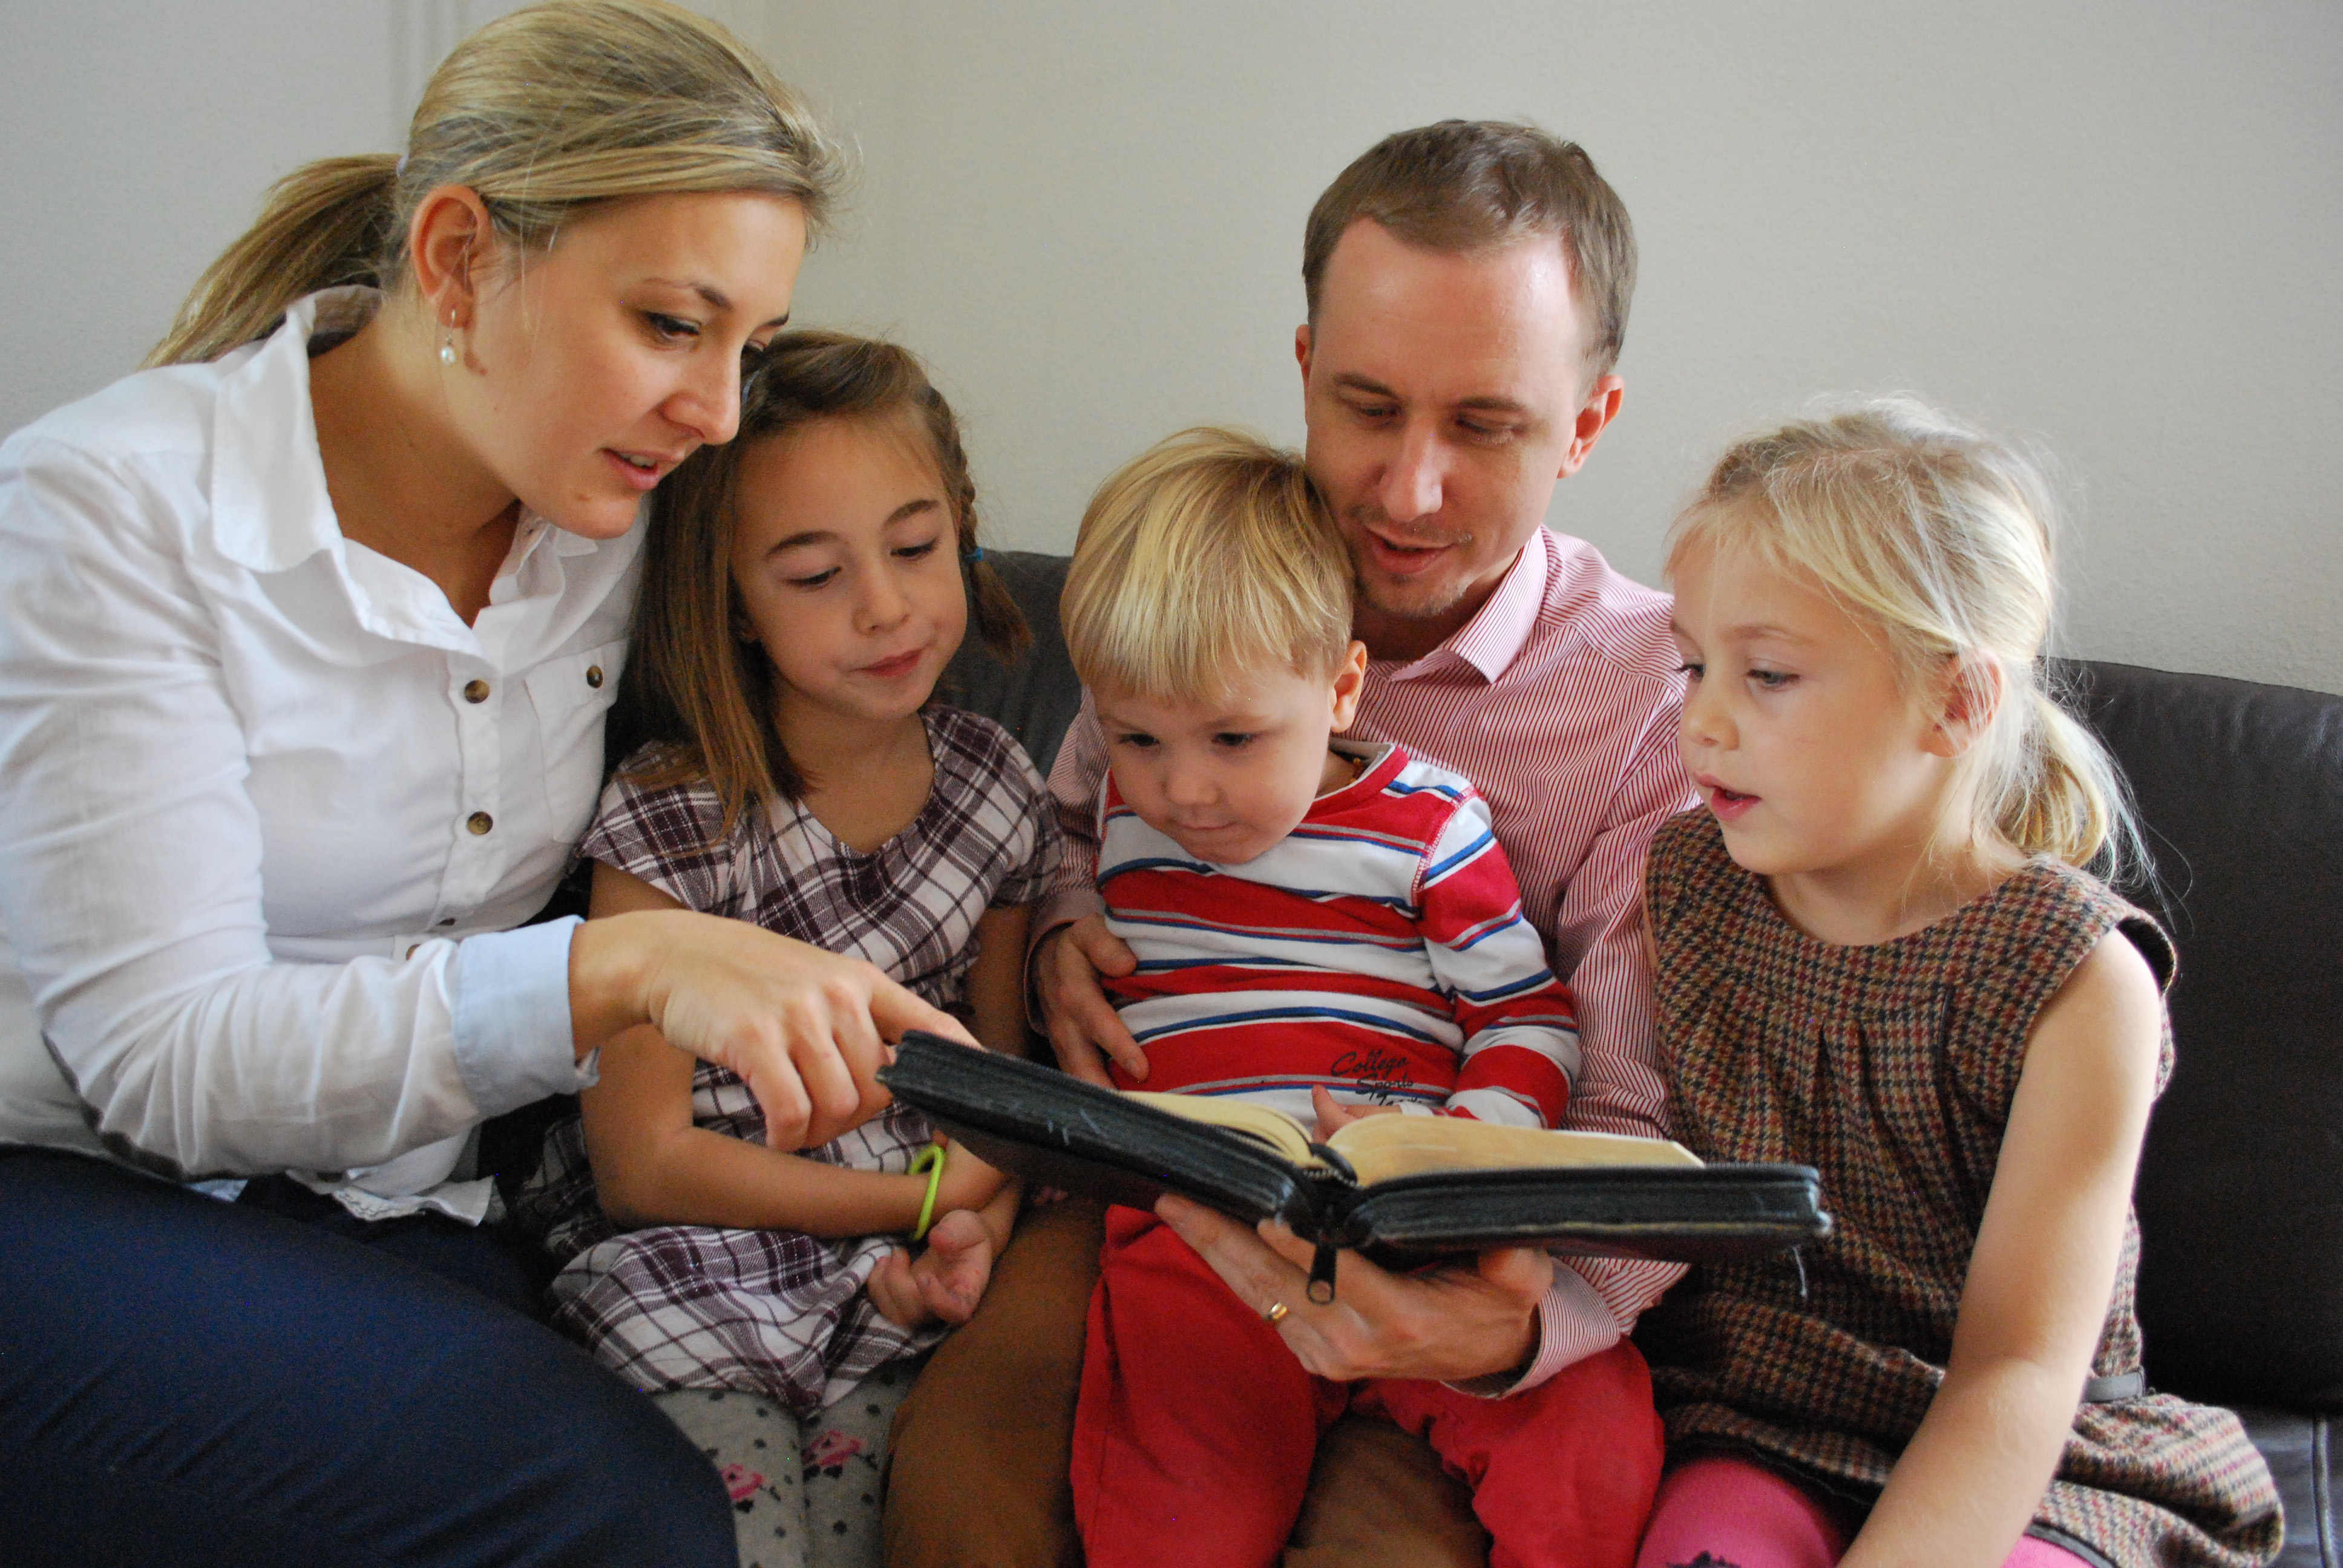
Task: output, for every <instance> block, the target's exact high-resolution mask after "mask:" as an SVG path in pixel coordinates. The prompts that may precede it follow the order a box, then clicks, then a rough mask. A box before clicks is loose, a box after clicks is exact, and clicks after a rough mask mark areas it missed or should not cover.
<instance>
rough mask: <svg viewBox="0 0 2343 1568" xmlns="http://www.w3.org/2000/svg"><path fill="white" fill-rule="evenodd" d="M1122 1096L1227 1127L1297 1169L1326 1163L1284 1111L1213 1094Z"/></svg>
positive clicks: (1135, 1093) (1130, 1092)
mask: <svg viewBox="0 0 2343 1568" xmlns="http://www.w3.org/2000/svg"><path fill="white" fill-rule="evenodd" d="M1122 1093H1123V1098H1124V1099H1126V1100H1136V1101H1140V1102H1141V1103H1142V1104H1146V1105H1151V1106H1153V1107H1154V1108H1155V1109H1156V1110H1158V1111H1170V1112H1171V1113H1172V1115H1174V1116H1182V1117H1185V1118H1187V1120H1189V1121H1201V1122H1203V1123H1204V1124H1205V1125H1207V1126H1210V1127H1225V1128H1227V1129H1228V1130H1229V1131H1232V1132H1242V1133H1245V1134H1247V1135H1248V1136H1250V1137H1253V1138H1258V1139H1260V1140H1261V1141H1262V1142H1263V1143H1266V1144H1268V1145H1269V1146H1270V1148H1271V1149H1272V1150H1273V1151H1276V1152H1277V1153H1278V1154H1279V1155H1280V1156H1282V1158H1283V1159H1285V1160H1287V1161H1290V1162H1292V1163H1293V1164H1295V1165H1300V1166H1304V1167H1316V1166H1319V1165H1322V1164H1323V1163H1324V1161H1322V1160H1320V1159H1319V1158H1318V1156H1316V1155H1315V1154H1312V1153H1311V1152H1310V1133H1309V1130H1308V1129H1306V1128H1304V1127H1303V1126H1302V1123H1300V1122H1299V1121H1294V1120H1293V1118H1292V1117H1291V1116H1288V1115H1287V1114H1286V1113H1285V1112H1284V1111H1272V1110H1271V1109H1270V1108H1269V1107H1268V1106H1266V1105H1255V1104H1253V1103H1252V1102H1251V1101H1244V1100H1222V1099H1217V1098H1215V1097H1214V1096H1212V1095H1209V1094H1156V1093H1152V1092H1151V1091H1147V1090H1144V1089H1126V1090H1124V1091H1122Z"/></svg>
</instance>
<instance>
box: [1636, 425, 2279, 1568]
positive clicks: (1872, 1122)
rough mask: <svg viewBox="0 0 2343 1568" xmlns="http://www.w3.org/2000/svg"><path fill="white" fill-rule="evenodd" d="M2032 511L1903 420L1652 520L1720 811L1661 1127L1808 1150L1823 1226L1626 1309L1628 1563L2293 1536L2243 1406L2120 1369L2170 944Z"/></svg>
mask: <svg viewBox="0 0 2343 1568" xmlns="http://www.w3.org/2000/svg"><path fill="white" fill-rule="evenodd" d="M2048 516H2049V511H2048V507H2047V504H2046V496H2045V493H2044V487H2043V486H2042V484H2041V481H2040V479H2039V478H2038V477H2037V476H2036V474H2035V472H2034V471H2033V470H2032V468H2031V467H2029V466H2028V465H2027V464H2026V463H2025V462H2024V461H2022V460H2021V459H2020V458H2018V457H2016V455H2014V454H2013V453H2011V452H2010V451H2009V450H2007V449H2006V448H2005V447H2001V446H1999V445H1997V444H1996V443H1994V442H1992V441H1990V440H1987V439H1986V438H1984V437H1980V436H1978V435H1976V434H1975V433H1974V432H1972V431H1969V430H1967V429H1966V428H1963V427H1960V426H1958V425H1956V424H1954V423H1953V422H1952V421H1950V420H1948V419H1946V418H1945V417H1942V416H1941V415H1937V414H1936V413H1934V412H1932V411H1930V410H1928V409H1926V408H1924V407H1919V406H1917V405H1915V404H1912V403H1909V402H1900V401H1899V402H1890V403H1881V404H1873V405H1868V406H1865V407H1859V408H1856V409H1854V410H1852V411H1849V412H1847V413H1845V414H1842V415H1839V416H1838V417H1832V418H1827V419H1822V420H1818V421H1815V422H1810V423H1805V424H1799V425H1794V426H1791V427H1787V428H1785V429H1784V430H1781V431H1779V432H1776V433H1775V434H1774V435H1771V436H1767V437H1761V438H1759V439H1756V440H1753V441H1749V442H1746V443H1745V444H1743V445H1742V446H1740V447H1736V448H1735V449H1734V450H1733V451H1732V452H1730V453H1728V454H1727V455H1726V457H1725V459H1724V461H1723V462H1722V463H1721V464H1720V465H1719V467H1717V469H1716V471H1715V474H1714V475H1713V476H1712V477H1711V479H1710V481H1709V484H1708V486H1707V488H1706V490H1705V491H1704V494H1703V495H1702V497H1701V498H1699V499H1698V500H1697V501H1695V502H1694V505H1693V507H1692V508H1690V510H1689V511H1688V512H1687V513H1686V515H1685V516H1684V518H1683V519H1682V520H1681V521H1680V522H1679V523H1678V525H1677V528H1676V531H1675V534H1674V539H1673V542H1672V549H1671V555H1670V558H1669V569H1670V573H1671V576H1672V577H1673V578H1674V585H1675V589H1676V609H1675V616H1676V622H1675V630H1676V636H1677V640H1678V642H1679V644H1680V646H1681V648H1682V651H1683V654H1684V668H1685V671H1686V674H1687V675H1688V677H1689V678H1690V687H1689V690H1688V693H1687V696H1686V699H1685V703H1684V722H1683V731H1682V741H1683V748H1684V761H1685V765H1686V768H1687V769H1688V770H1689V771H1690V772H1691V773H1692V774H1693V775H1694V782H1695V784H1696V785H1697V787H1698V789H1699V791H1700V797H1701V801H1702V805H1703V806H1704V808H1705V810H1704V811H1698V812H1694V813H1689V814H1687V815H1685V816H1684V817H1680V818H1678V819H1676V820H1675V821H1674V822H1673V823H1671V824H1669V825H1668V826H1667V827H1666V828H1664V829H1662V831H1661V832H1660V834H1659V835H1658V836H1657V837H1656V838H1655V839H1654V842H1653V846H1652V850H1651V859H1650V863H1649V869H1648V879H1647V894H1648V910H1649V922H1650V923H1649V927H1648V930H1649V931H1650V936H1651V940H1652V942H1653V944H1654V972H1655V974H1656V976H1657V990H1658V1004H1659V1007H1658V1010H1659V1018H1660V1037H1661V1052H1662V1057H1663V1060H1664V1062H1665V1063H1666V1066H1667V1069H1668V1071H1669V1074H1670V1077H1671V1081H1672V1086H1673V1087H1672V1110H1673V1111H1674V1120H1675V1126H1676V1131H1677V1136H1678V1137H1679V1138H1681V1139H1682V1140H1683V1141H1684V1142H1685V1143H1687V1144H1688V1145H1690V1146H1691V1147H1692V1148H1693V1149H1694V1150H1695V1151H1697V1152H1699V1153H1701V1154H1703V1155H1704V1156H1708V1157H1712V1158H1717V1159H1727V1160H1757V1161H1799V1162H1803V1163H1807V1164H1812V1165H1815V1166H1816V1167H1817V1168H1818V1169H1820V1171H1822V1175H1823V1183H1824V1191H1825V1194H1826V1195H1827V1197H1828V1200H1829V1206H1830V1208H1831V1209H1832V1211H1833V1213H1834V1216H1835V1221H1836V1224H1835V1230H1834V1232H1833V1234H1832V1235H1831V1236H1830V1237H1829V1238H1828V1239H1826V1240H1825V1241H1823V1242H1821V1243H1818V1244H1816V1245H1815V1246H1812V1247H1808V1248H1806V1249H1805V1251H1804V1253H1803V1256H1802V1257H1801V1258H1797V1259H1792V1258H1783V1259H1778V1260H1767V1261H1761V1262H1751V1263H1742V1264H1730V1265H1720V1266H1713V1267H1707V1268H1703V1269H1698V1270H1695V1271H1694V1273H1693V1275H1692V1276H1691V1277H1690V1278H1689V1279H1688V1280H1687V1281H1686V1282H1685V1284H1684V1286H1683V1287H1681V1288H1680V1289H1679V1290H1678V1291H1677V1292H1675V1293H1674V1294H1673V1295H1672V1296H1671V1297H1670V1298H1669V1300H1668V1301H1667V1302H1665V1303H1664V1304H1663V1307H1662V1309H1661V1311H1660V1312H1658V1313H1657V1314H1654V1315H1652V1316H1647V1318H1646V1320H1645V1321H1646V1325H1647V1327H1646V1331H1645V1332H1644V1334H1643V1335H1642V1336H1640V1337H1641V1338H1642V1339H1643V1341H1644V1342H1645V1345H1646V1348H1647V1350H1649V1351H1650V1352H1651V1361H1652V1371H1653V1382H1654V1391H1655V1394H1656V1396H1657V1402H1658V1404H1659V1406H1660V1409H1661V1412H1662V1414H1663V1416H1664V1419H1665V1421H1666V1422H1667V1428H1668V1437H1669V1443H1670V1458H1671V1461H1672V1463H1673V1465H1674V1468H1673V1469H1672V1470H1671V1471H1670V1473H1668V1474H1667V1476H1666V1477H1665V1479H1664V1481H1663V1483H1662V1485H1661V1489H1660V1494H1659V1500H1658V1503H1657V1505H1656V1509H1655V1512H1654V1517H1653V1521H1652V1524H1651V1526H1650V1529H1649V1531H1648V1533H1646V1535H1645V1538H1644V1546H1643V1551H1642V1553H1641V1555H1640V1557H1639V1559H1638V1563H1639V1565H1640V1568H1681V1565H1689V1564H1697V1565H1700V1568H1726V1565H1732V1568H1761V1565H1763V1568H1786V1565H1789V1564H1801V1565H1806V1564H1813V1565H1821V1564H1827V1563H1834V1562H1841V1561H1843V1562H1845V1563H1847V1564H1850V1565H1852V1564H1855V1563H1862V1564H1866V1565H1868V1564H1877V1563H1929V1564H1946V1565H1950V1564H1971V1565H1974V1568H1991V1565H1993V1564H1996V1563H2008V1564H2027V1565H2029V1568H2050V1565H2053V1564H2056V1565H2061V1568H2074V1565H2075V1564H2076V1563H2078V1562H2083V1563H2115V1564H2139V1565H2143V1568H2144V1565H2146V1564H2148V1563H2203V1564H2220V1565H2224V1568H2244V1565H2247V1564H2251V1563H2262V1562H2267V1561H2268V1560H2269V1558H2270V1557H2271V1556H2273V1555H2274V1554H2275V1553H2276V1552H2277V1549H2278V1543H2279V1538H2280V1533H2281V1531H2280V1523H2279V1517H2278V1499H2277V1495H2276V1493H2275V1490H2274V1489H2273V1487H2272V1485H2271V1482H2270V1478H2269V1474H2268V1471H2267V1469H2265V1467H2264V1466H2263V1464H2262V1462H2261V1460H2260V1458H2259V1457H2258V1455H2257V1454H2256V1453H2255V1452H2254V1450H2253V1448H2252V1446H2251V1445H2250V1444H2249V1443H2248V1442H2247V1439H2246V1436H2245V1433H2244V1431H2243V1429H2242V1428H2241V1427H2240V1426H2239V1424H2238V1422H2237V1418H2236V1417H2235V1416H2233V1415H2232V1414H2230V1413H2229V1412H2227V1411H2220V1410H2214V1409H2209V1408H2207V1407H2204V1406H2199V1405H2193V1404H2189V1403H2187V1402H2184V1401H2181V1400H2178V1399H2175V1398H2172V1397H2170V1396H2168V1395H2164V1394H2156V1393H2151V1392H2147V1389H2146V1386H2145V1382H2144V1380H2143V1378H2142V1375H2141V1372H2140V1336H2139V1326H2138V1322H2137V1318H2136V1316H2135V1314H2134V1312H2133V1281H2134V1275H2135V1272H2136V1267H2137V1256H2138V1231H2137V1226H2136V1224H2135V1223H2134V1221H2133V1219H2132V1215H2131V1209H2130V1198H2131V1185H2132V1176H2133V1171H2134V1169H2135V1167H2136V1166H2137V1161H2138V1157H2139V1148H2140V1141H2141V1138H2142V1135H2143V1133H2144V1132H2145V1131H2146V1127H2147V1113H2148V1107H2149V1103H2150V1102H2151V1101H2153V1100H2154V1098H2155V1095H2156V1092H2157V1089H2158V1088H2159V1087H2160V1086H2161V1084H2162V1082H2163V1081H2164V1079H2165V1077H2166V1075H2167V1073H2168V1071H2169V1067H2170V1050H2171V1046H2170V1039H2169V1032H2168V1030H2167V1024H2166V1020H2165V1014H2164V1008H2163V998H2162V990H2163V987H2164V986H2165V985H2166V984H2167V982H2168V981H2169V980H2170V978H2171V973H2172V950H2171V947H2170V944H2169V943H2168V942H2167V940H2165V937H2164V935H2163V933H2162V931H2161V930H2158V929H2157V926H2156V925H2155V923H2154V922H2153V921H2152V920H2149V919H2148V918H2147V916H2145V915H2143V914H2141V913H2140V912H2139V911H2138V910H2135V909H2133V908H2131V907H2130V906H2129V905H2128V904H2126V903H2125V902H2123V901H2122V900H2119V899H2117V897H2116V896H2115V895H2114V894H2113V893H2111V892H2109V891H2108V890H2107V888H2106V887H2105V886H2103V885H2102V884H2101V883H2099V882H2098V881H2097V880H2094V879H2092V878H2091V877H2090V876H2088V875H2087V874H2086V873H2085V872H2084V871H2082V870H2079V869H2077V867H2080V866H2085V865H2090V864H2094V863H2098V862H2106V863H2107V864H2110V865H2114V866H2116V869H2120V866H2119V863H2118V857H2117V854H2116V853H2115V851H2117V850H2120V849H2136V846H2135V845H2133V844H2132V842H2131V839H2130V830H2129V828H2128V824H2127V819H2126V817H2125V814H2124V811H2125V808H2124V804H2123V790H2122V786H2121V782H2120V780H2119V779H2118V777H2117V774H2116V772H2115V770H2114V768H2113V765H2112V764H2111V763H2110V762H2109V760H2108V759H2107V756H2106V755H2105V753H2104V752H2103V751H2101V750H2100V749H2099V748H2098V746H2097V743H2096V741H2094V740H2093V739H2092V738H2091V737H2090V736H2089V735H2088V733H2087V731H2085V730H2084V729H2082V728H2081V727H2080V726H2079V725H2078V724H2077V723H2076V722H2075V721H2074V720H2073V719H2070V718H2069V717H2068V716H2067V715H2066V713H2064V712H2063V711H2062V710H2061V709H2059V708H2058V707H2057V706H2056V704H2055V703H2054V702H2053V701H2052V700H2051V699H2049V698H2048V697H2047V696H2046V694H2045V693H2044V692H2043V690H2042V689H2041V688H2040V685H2039V679H2040V678H2039V675H2038V673H2037V670H2038V667H2037V663H2036V660H2037V658H2038V656H2039V654H2040V651H2041V648H2042V644H2043V640H2044V637H2045V635H2046V631H2047V629H2048V624H2049V618H2050V610H2051V602H2052V590H2051V551H2050V538H2049V533H2048V529H2047V528H2046V519H2047V518H2048Z"/></svg>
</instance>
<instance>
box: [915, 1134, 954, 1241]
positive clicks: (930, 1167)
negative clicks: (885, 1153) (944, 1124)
mask: <svg viewBox="0 0 2343 1568" xmlns="http://www.w3.org/2000/svg"><path fill="white" fill-rule="evenodd" d="M947 1152H948V1151H947V1150H946V1149H945V1147H944V1146H943V1145H942V1144H940V1143H930V1144H929V1145H928V1146H927V1147H926V1148H925V1149H922V1150H920V1151H919V1152H918V1153H917V1154H914V1155H912V1156H911V1174H912V1175H914V1176H917V1175H918V1174H919V1173H920V1171H926V1172H927V1173H928V1195H927V1196H926V1197H924V1198H922V1199H920V1222H919V1223H918V1224H916V1225H914V1226H912V1227H911V1240H912V1241H925V1240H926V1239H927V1235H928V1225H929V1222H930V1221H932V1220H934V1219H935V1217H936V1190H937V1189H938V1188H940V1187H941V1186H942V1185H943V1184H944V1157H945V1155H946V1154H947Z"/></svg>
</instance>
